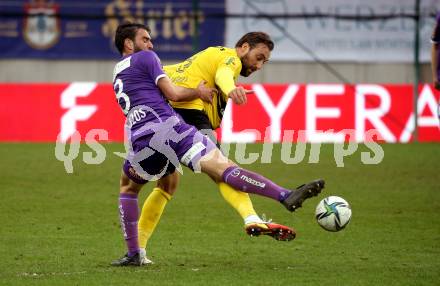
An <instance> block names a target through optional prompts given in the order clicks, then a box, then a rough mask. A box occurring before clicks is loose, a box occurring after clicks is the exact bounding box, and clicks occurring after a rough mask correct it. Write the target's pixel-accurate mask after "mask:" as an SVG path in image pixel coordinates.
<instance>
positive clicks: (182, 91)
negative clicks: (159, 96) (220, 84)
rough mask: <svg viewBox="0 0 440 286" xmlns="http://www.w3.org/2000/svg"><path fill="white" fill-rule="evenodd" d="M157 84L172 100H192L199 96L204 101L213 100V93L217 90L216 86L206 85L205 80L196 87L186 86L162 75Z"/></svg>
mask: <svg viewBox="0 0 440 286" xmlns="http://www.w3.org/2000/svg"><path fill="white" fill-rule="evenodd" d="M157 86H158V87H159V89H160V90H161V91H162V93H163V94H164V95H165V97H166V98H167V99H169V100H172V101H191V100H194V99H197V98H200V99H202V100H203V101H207V102H212V94H213V93H214V92H216V90H215V88H210V87H206V86H205V82H204V81H202V82H200V84H199V86H198V87H197V88H196V89H193V88H185V87H181V86H176V85H174V84H173V83H172V82H171V80H170V79H169V78H168V77H166V76H165V77H162V78H160V79H159V81H158V82H157Z"/></svg>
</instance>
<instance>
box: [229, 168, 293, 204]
mask: <svg viewBox="0 0 440 286" xmlns="http://www.w3.org/2000/svg"><path fill="white" fill-rule="evenodd" d="M222 177H223V181H224V182H225V183H226V184H228V185H230V186H231V187H233V188H235V189H237V190H240V191H242V192H245V193H252V194H257V195H261V196H265V197H268V198H272V199H274V200H277V201H280V202H281V201H284V199H285V198H287V196H288V195H289V194H290V192H291V191H289V190H288V189H285V188H282V187H280V186H278V185H277V184H275V183H274V182H272V181H271V180H269V179H267V178H265V177H263V176H261V175H259V174H256V173H254V172H251V171H248V170H245V169H242V168H239V167H237V166H232V167H229V168H227V169H226V170H225V172H224V173H223V176H222Z"/></svg>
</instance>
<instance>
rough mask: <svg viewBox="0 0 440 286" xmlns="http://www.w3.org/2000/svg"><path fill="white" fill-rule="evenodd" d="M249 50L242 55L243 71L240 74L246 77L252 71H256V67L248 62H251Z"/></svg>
mask: <svg viewBox="0 0 440 286" xmlns="http://www.w3.org/2000/svg"><path fill="white" fill-rule="evenodd" d="M248 54H249V52H248V53H247V54H246V55H244V56H242V57H241V58H240V61H241V71H240V75H242V76H244V77H248V76H250V75H251V73H253V72H254V71H256V69H254V68H252V67H251V66H250V65H249V64H248V63H249V56H248Z"/></svg>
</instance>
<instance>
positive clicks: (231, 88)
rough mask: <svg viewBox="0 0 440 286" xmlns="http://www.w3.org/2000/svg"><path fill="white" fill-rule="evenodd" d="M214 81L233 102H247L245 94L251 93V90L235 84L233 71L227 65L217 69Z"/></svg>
mask: <svg viewBox="0 0 440 286" xmlns="http://www.w3.org/2000/svg"><path fill="white" fill-rule="evenodd" d="M215 83H216V85H217V86H218V87H220V89H221V90H222V92H223V93H224V94H227V95H228V97H229V98H231V99H232V101H233V102H234V103H235V104H245V103H246V102H247V97H246V94H248V93H252V91H251V90H246V89H244V88H243V87H242V86H235V82H234V72H233V71H232V69H230V68H228V67H220V68H219V69H218V70H217V72H216V74H215Z"/></svg>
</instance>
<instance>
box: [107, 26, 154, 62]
mask: <svg viewBox="0 0 440 286" xmlns="http://www.w3.org/2000/svg"><path fill="white" fill-rule="evenodd" d="M139 29H144V30H146V31H147V32H148V33H151V31H150V28H148V27H147V26H145V25H144V24H139V23H123V24H121V25H119V26H118V28H117V29H116V33H115V46H116V48H117V49H118V51H119V53H120V54H121V55H122V52H123V51H124V41H125V39H127V38H128V39H130V40H132V41H134V38H135V37H136V33H137V31H138V30H139Z"/></svg>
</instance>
